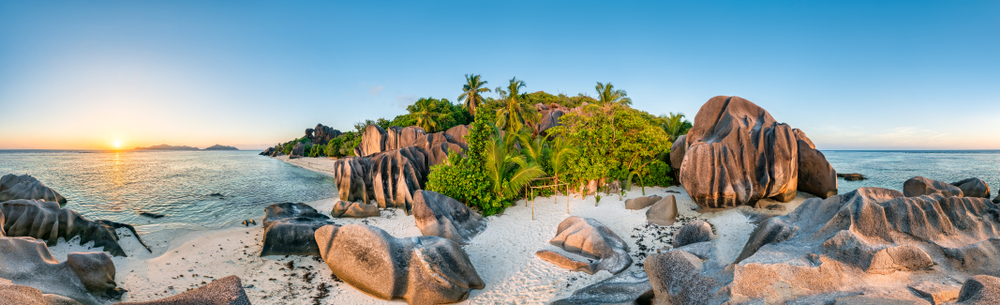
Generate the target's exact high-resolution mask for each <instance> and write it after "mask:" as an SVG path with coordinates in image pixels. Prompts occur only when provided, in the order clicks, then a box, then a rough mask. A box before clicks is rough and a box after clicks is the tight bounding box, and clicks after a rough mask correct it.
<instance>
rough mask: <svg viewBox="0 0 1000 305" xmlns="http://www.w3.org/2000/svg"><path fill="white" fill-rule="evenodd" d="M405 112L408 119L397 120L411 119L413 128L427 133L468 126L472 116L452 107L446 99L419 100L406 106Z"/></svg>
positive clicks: (464, 110) (457, 107) (466, 111)
mask: <svg viewBox="0 0 1000 305" xmlns="http://www.w3.org/2000/svg"><path fill="white" fill-rule="evenodd" d="M406 110H407V111H409V112H410V114H409V117H408V118H399V117H397V119H400V120H410V119H412V120H413V123H414V125H415V126H418V127H420V128H423V129H424V131H427V132H438V131H444V130H447V129H448V128H452V127H455V126H457V125H464V124H468V123H469V122H470V121H471V120H472V114H470V113H469V110H468V109H465V108H463V107H461V106H458V105H454V104H452V103H451V102H450V101H448V99H435V98H433V97H430V98H421V99H419V100H417V101H416V102H414V103H413V105H410V106H407V107H406ZM408 122H409V121H407V123H408ZM396 126H398V125H396ZM400 127H402V126H400Z"/></svg>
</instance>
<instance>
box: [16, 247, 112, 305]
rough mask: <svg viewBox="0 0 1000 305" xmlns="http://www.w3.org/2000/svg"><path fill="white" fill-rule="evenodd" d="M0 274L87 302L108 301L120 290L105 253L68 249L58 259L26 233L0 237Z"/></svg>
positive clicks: (20, 283)
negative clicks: (19, 235) (64, 255)
mask: <svg viewBox="0 0 1000 305" xmlns="http://www.w3.org/2000/svg"><path fill="white" fill-rule="evenodd" d="M0 278H3V279H7V280H10V281H11V282H12V283H13V284H16V285H23V286H29V287H32V288H35V289H38V290H39V291H40V292H41V293H43V294H53V295H58V296H62V297H66V298H69V299H72V300H74V301H76V302H79V303H81V304H88V305H89V304H106V303H109V302H111V301H112V300H114V299H118V298H120V297H121V295H122V293H123V290H121V289H119V288H117V285H116V284H115V265H114V263H113V262H112V261H111V257H110V256H108V254H107V253H104V252H86V253H79V252H77V253H70V254H69V255H68V256H67V257H66V261H65V262H62V263H60V262H58V261H56V260H55V258H53V257H52V253H51V252H49V249H48V247H47V246H46V245H45V243H43V242H41V241H38V240H36V239H34V238H30V237H0ZM0 298H2V297H0ZM55 299H58V298H55Z"/></svg>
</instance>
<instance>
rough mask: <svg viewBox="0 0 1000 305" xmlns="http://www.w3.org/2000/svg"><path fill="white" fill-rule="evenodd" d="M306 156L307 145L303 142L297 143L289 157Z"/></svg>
mask: <svg viewBox="0 0 1000 305" xmlns="http://www.w3.org/2000/svg"><path fill="white" fill-rule="evenodd" d="M305 156H306V145H305V144H302V142H299V143H295V146H293V147H292V152H291V153H290V154H288V158H289V159H298V158H302V157H305Z"/></svg>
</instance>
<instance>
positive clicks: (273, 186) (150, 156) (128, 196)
mask: <svg viewBox="0 0 1000 305" xmlns="http://www.w3.org/2000/svg"><path fill="white" fill-rule="evenodd" d="M8 173H14V174H30V175H32V176H34V177H35V178H38V179H39V180H41V181H42V183H45V185H47V186H49V187H51V188H53V189H55V190H56V191H58V192H59V193H60V194H62V195H63V196H64V197H66V199H68V200H69V202H68V203H67V204H66V208H70V209H73V210H75V211H77V212H79V213H80V214H81V215H83V216H84V217H87V218H89V219H107V220H112V221H117V222H122V223H129V224H135V225H137V226H136V229H139V230H140V231H141V232H152V231H158V230H161V229H178V228H180V229H194V230H204V229H216V228H221V227H226V226H229V225H232V224H235V223H239V222H242V221H243V220H244V219H248V218H257V219H260V218H262V217H263V216H264V207H265V206H267V205H269V204H271V203H276V202H288V201H290V202H308V201H312V200H318V199H323V198H330V197H335V196H337V190H336V184H335V183H334V180H333V178H330V177H328V176H325V175H322V174H318V173H315V172H312V171H309V170H305V169H302V168H299V167H295V166H292V165H290V164H287V163H285V162H282V161H279V160H275V159H271V158H268V157H263V156H258V155H257V152H256V151H190V152H168V151H162V152H69V151H0V175H4V174H8ZM213 193H219V194H222V195H223V196H222V197H221V198H220V197H218V196H212V194H213ZM140 212H151V213H157V214H163V215H166V217H163V218H159V219H151V218H147V217H142V216H139V213H140Z"/></svg>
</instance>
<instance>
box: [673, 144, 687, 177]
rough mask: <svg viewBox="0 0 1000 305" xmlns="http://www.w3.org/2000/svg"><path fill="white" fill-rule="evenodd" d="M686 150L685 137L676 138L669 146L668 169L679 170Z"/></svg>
mask: <svg viewBox="0 0 1000 305" xmlns="http://www.w3.org/2000/svg"><path fill="white" fill-rule="evenodd" d="M686 149H687V135H681V136H679V137H677V140H675V141H674V144H673V145H671V146H670V168H672V169H673V170H675V171H680V170H681V164H683V163H684V153H685V150H686Z"/></svg>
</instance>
